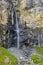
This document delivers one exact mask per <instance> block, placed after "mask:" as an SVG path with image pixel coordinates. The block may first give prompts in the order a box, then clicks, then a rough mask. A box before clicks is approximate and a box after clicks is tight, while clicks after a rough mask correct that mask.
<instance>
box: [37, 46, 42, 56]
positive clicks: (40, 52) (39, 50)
mask: <svg viewBox="0 0 43 65" xmlns="http://www.w3.org/2000/svg"><path fill="white" fill-rule="evenodd" d="M36 49H37V51H38V53H39V54H41V55H43V47H37V48H36Z"/></svg>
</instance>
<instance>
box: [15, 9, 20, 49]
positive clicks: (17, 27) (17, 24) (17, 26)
mask: <svg viewBox="0 0 43 65" xmlns="http://www.w3.org/2000/svg"><path fill="white" fill-rule="evenodd" d="M15 16H16V18H15V19H16V33H17V48H19V45H20V44H19V39H20V36H19V23H18V19H17V13H16V9H15Z"/></svg>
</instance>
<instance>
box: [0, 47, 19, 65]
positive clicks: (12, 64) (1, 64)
mask: <svg viewBox="0 0 43 65" xmlns="http://www.w3.org/2000/svg"><path fill="white" fill-rule="evenodd" d="M6 57H7V58H8V59H9V62H8V63H5V61H4V60H6ZM16 64H18V60H17V59H16V57H15V56H13V55H12V54H11V53H9V52H8V50H7V49H5V48H3V47H1V46H0V65H16Z"/></svg>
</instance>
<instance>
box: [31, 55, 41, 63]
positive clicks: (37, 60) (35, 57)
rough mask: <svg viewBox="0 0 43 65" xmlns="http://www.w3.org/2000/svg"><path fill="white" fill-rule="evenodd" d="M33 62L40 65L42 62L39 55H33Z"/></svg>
mask: <svg viewBox="0 0 43 65" xmlns="http://www.w3.org/2000/svg"><path fill="white" fill-rule="evenodd" d="M32 60H33V62H34V63H36V64H38V63H40V62H41V59H40V58H39V56H37V55H32Z"/></svg>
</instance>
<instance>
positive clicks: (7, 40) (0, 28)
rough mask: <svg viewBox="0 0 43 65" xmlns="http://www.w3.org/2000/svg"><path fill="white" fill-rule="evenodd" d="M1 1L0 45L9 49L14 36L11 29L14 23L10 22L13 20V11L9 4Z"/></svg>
mask: <svg viewBox="0 0 43 65" xmlns="http://www.w3.org/2000/svg"><path fill="white" fill-rule="evenodd" d="M3 1H4V0H3ZM3 1H1V2H0V45H2V46H4V47H10V46H11V44H12V43H13V42H12V41H13V40H12V39H13V38H12V36H13V34H14V33H13V30H14V29H12V28H14V26H13V25H14V21H12V20H14V19H12V17H13V16H12V11H13V10H12V4H11V3H9V2H5V1H4V2H3ZM13 13H14V11H13ZM12 26H13V27H12Z"/></svg>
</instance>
